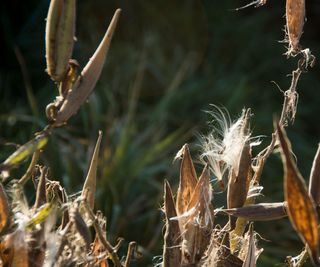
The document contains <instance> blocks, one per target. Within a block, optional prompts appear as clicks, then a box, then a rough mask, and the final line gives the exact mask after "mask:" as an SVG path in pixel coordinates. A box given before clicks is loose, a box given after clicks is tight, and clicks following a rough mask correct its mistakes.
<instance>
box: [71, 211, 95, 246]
mask: <svg viewBox="0 0 320 267" xmlns="http://www.w3.org/2000/svg"><path fill="white" fill-rule="evenodd" d="M70 220H71V222H72V223H73V224H74V225H75V228H76V230H77V232H78V233H79V234H80V235H81V237H82V239H83V240H84V241H85V243H86V246H87V249H89V248H90V244H91V235H90V232H89V229H88V226H87V224H86V223H85V221H84V220H83V218H82V217H81V214H80V212H79V211H78V210H77V209H76V208H74V209H73V210H72V211H71V212H70Z"/></svg>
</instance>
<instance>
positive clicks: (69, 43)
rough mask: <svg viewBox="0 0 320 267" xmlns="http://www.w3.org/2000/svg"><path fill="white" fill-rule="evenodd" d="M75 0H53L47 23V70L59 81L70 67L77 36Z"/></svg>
mask: <svg viewBox="0 0 320 267" xmlns="http://www.w3.org/2000/svg"><path fill="white" fill-rule="evenodd" d="M75 17H76V4H75V0H52V1H51V3H50V7H49V11H48V16H47V24H46V60H47V72H48V74H49V75H50V77H51V78H52V79H53V80H54V81H57V82H60V81H62V80H63V78H64V76H65V75H66V73H67V71H68V68H69V59H70V58H71V56H72V51H73V45H74V36H75Z"/></svg>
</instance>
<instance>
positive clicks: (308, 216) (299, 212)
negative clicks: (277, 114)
mask: <svg viewBox="0 0 320 267" xmlns="http://www.w3.org/2000/svg"><path fill="white" fill-rule="evenodd" d="M277 132H278V137H279V141H280V145H281V150H282V151H281V157H282V162H283V166H284V194H285V200H286V202H287V211H288V215H289V219H290V221H291V224H292V226H293V227H294V229H295V230H296V231H297V233H298V235H299V236H300V238H301V239H302V241H303V242H304V243H306V244H307V245H308V247H309V253H310V257H311V258H312V259H313V261H314V262H315V263H317V264H319V260H318V249H319V231H318V216H317V213H316V208H315V205H314V202H313V200H312V198H311V197H310V196H309V194H308V191H307V187H306V184H305V181H304V179H303V177H302V175H301V174H300V172H299V170H298V168H297V166H296V164H295V162H294V160H293V157H292V155H291V144H290V141H289V140H288V138H287V135H286V133H285V131H284V129H283V128H282V127H280V126H279V125H277Z"/></svg>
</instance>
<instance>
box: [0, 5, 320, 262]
mask: <svg viewBox="0 0 320 267" xmlns="http://www.w3.org/2000/svg"><path fill="white" fill-rule="evenodd" d="M315 2H316V1H310V2H309V3H308V6H307V7H308V9H310V10H308V11H309V12H308V11H307V17H308V21H307V23H306V27H305V33H304V35H303V38H302V43H303V44H306V46H307V47H310V48H311V49H312V50H314V51H319V48H320V46H319V39H317V38H318V37H317V36H316V31H317V27H316V26H315V25H318V24H319V17H316V14H315V13H314V11H313V7H314V6H315V5H316V3H315ZM48 3H49V1H28V3H21V5H24V6H23V8H21V9H19V11H17V10H16V9H14V8H13V7H12V6H10V4H2V5H3V6H4V8H3V9H1V10H2V11H1V18H2V28H3V29H4V33H5V35H4V36H5V42H4V43H5V44H6V49H7V50H6V51H5V54H6V55H5V57H4V60H3V61H2V63H1V72H0V83H1V84H0V86H1V90H0V99H1V105H0V144H1V150H0V151H1V154H0V160H1V162H2V161H3V160H4V159H5V158H6V157H7V155H8V154H10V152H12V151H13V150H14V147H12V146H9V145H8V144H7V143H8V142H14V143H16V144H23V143H25V141H26V140H29V139H31V138H32V134H33V133H34V132H35V131H37V130H39V129H41V128H42V127H43V126H44V125H45V124H46V118H45V117H44V115H43V114H44V109H45V106H46V105H47V103H49V101H51V100H52V99H53V97H54V95H55V92H54V91H55V88H54V87H55V86H54V85H53V83H51V82H48V80H47V75H46V73H44V69H45V59H44V57H43V55H44V35H43V32H44V29H45V21H44V20H43V18H44V17H45V16H46V12H47V8H48ZM242 4H243V1H242V2H241V3H239V1H230V0H228V1H219V2H216V1H215V2H214V1H203V2H200V1H177V2H176V3H173V2H172V1H142V0H138V1H134V3H133V1H122V2H121V3H119V2H117V1H108V2H105V1H79V3H78V11H77V15H78V21H77V25H85V27H77V29H76V35H77V38H78V42H77V43H76V47H75V53H74V54H75V56H76V57H77V58H79V59H80V60H79V61H80V65H81V66H84V64H85V62H87V60H88V58H89V57H90V55H91V54H92V52H93V51H94V49H95V47H96V44H97V43H98V40H100V39H101V37H102V35H103V32H104V30H105V28H106V26H107V23H108V20H107V18H109V17H111V13H112V12H113V10H114V9H115V8H117V7H120V8H122V10H123V14H122V18H121V21H120V24H119V28H118V31H117V32H116V33H115V38H114V42H113V45H112V53H110V55H109V58H108V60H107V62H106V65H105V69H104V70H103V74H102V77H101V79H100V81H99V82H98V84H97V86H96V89H95V92H94V93H93V95H92V96H91V97H90V100H89V103H88V104H87V105H86V106H85V107H84V108H83V109H82V110H81V111H80V112H79V113H78V115H77V116H75V117H74V118H72V119H71V121H70V123H69V124H68V126H67V127H66V128H65V129H59V130H58V132H57V134H56V135H55V136H53V137H52V139H51V140H50V142H49V144H48V147H47V150H46V152H45V155H44V159H43V161H45V163H46V164H48V165H49V166H50V169H51V172H52V177H54V178H55V179H59V180H61V181H63V184H64V185H65V186H66V187H67V190H68V193H76V192H77V191H79V190H81V186H82V184H83V181H84V178H85V173H86V171H87V168H88V164H89V160H90V157H91V151H92V148H93V147H88V146H89V144H91V146H92V145H93V143H94V142H93V140H95V138H96V134H97V132H98V130H99V129H102V130H103V131H104V137H103V140H102V147H101V156H100V161H99V167H98V175H97V177H98V181H97V183H98V189H97V190H98V191H97V202H96V203H97V208H98V209H101V210H102V211H103V212H104V214H105V215H106V216H107V218H108V223H107V224H108V225H107V229H108V231H109V232H110V234H111V235H112V237H113V238H115V237H118V236H123V237H124V238H125V239H126V240H127V241H130V240H135V241H137V242H138V244H139V245H140V246H141V250H142V252H143V253H144V256H146V257H145V262H148V263H149V264H150V262H151V259H152V258H153V257H154V256H156V255H160V254H161V246H162V243H161V238H160V237H161V234H162V220H163V218H162V215H161V212H160V211H159V208H160V205H161V202H162V190H163V188H162V182H163V178H167V179H169V180H170V181H171V184H177V182H178V180H177V179H176V178H175V177H178V175H177V173H178V166H177V165H172V164H171V162H172V159H173V157H174V154H175V152H176V151H177V150H178V148H180V147H181V145H182V144H183V143H185V142H186V141H188V142H190V141H191V142H192V143H193V147H196V146H197V145H198V141H197V139H196V136H197V133H199V132H205V131H207V129H208V128H207V124H206V122H207V119H208V118H206V115H205V113H204V112H203V111H204V110H207V109H209V104H210V103H215V104H218V105H223V106H225V107H226V108H227V109H228V110H229V111H230V113H231V114H240V113H241V110H242V108H243V107H244V106H245V107H250V108H252V111H253V113H254V114H256V116H255V117H254V118H253V122H252V124H253V132H254V134H255V135H256V134H265V135H267V137H266V138H265V141H264V142H263V144H268V143H269V141H270V132H271V131H272V119H273V118H272V114H277V115H279V113H280V110H281V104H282V94H281V92H280V91H279V90H278V88H277V86H276V85H275V84H273V83H271V82H270V81H275V82H276V83H277V84H278V85H279V87H280V88H281V89H282V90H286V89H287V88H288V87H289V85H290V80H291V78H290V77H286V75H287V74H288V73H290V72H291V70H292V69H293V66H294V64H295V63H294V62H295V61H294V60H286V58H285V57H284V56H283V57H280V54H283V53H284V52H285V47H284V44H282V43H278V41H280V40H282V39H283V35H284V33H283V31H282V29H283V25H284V23H285V21H284V19H283V18H282V16H283V14H284V5H283V3H280V2H274V3H271V2H270V3H269V4H268V5H266V6H265V7H264V8H263V9H246V10H243V11H237V12H236V11H234V10H233V9H234V8H237V7H239V6H241V5H242ZM118 5H120V6H118ZM17 12H20V13H21V14H20V18H19V21H16V18H17V17H18V16H17ZM317 20H318V21H317ZM317 23H318V24H317ZM316 41H318V43H316ZM267 44H268V45H267ZM15 46H17V47H18V48H19V49H20V51H21V54H22V57H23V58H24V61H25V69H26V70H27V74H26V75H27V77H29V78H27V79H23V76H22V74H21V73H22V72H21V69H20V64H18V61H17V57H16V55H15V53H14V50H13V48H14V47H15ZM318 73H319V67H318V66H316V68H314V69H313V70H312V71H311V72H309V73H308V75H306V76H305V77H304V78H303V79H302V80H301V81H300V83H299V88H298V92H299V93H300V99H299V107H298V113H297V114H298V115H297V118H296V121H295V125H294V127H293V128H292V130H291V131H290V133H291V136H290V139H291V141H292V142H293V143H294V144H295V148H296V149H295V151H296V153H297V158H298V159H299V162H298V165H299V168H300V170H301V172H302V173H303V174H304V177H308V175H309V173H307V172H308V170H309V169H310V166H311V162H312V158H313V155H314V153H315V149H314V148H315V147H316V144H317V142H318V141H319V134H320V128H319V126H318V125H319V124H318V123H316V122H317V121H318V119H317V116H318V114H319V112H320V110H319V105H318V98H317V95H318V94H317V91H318V88H319V87H320V81H319V77H318V76H319V75H318ZM28 79H29V80H30V82H28ZM300 88H301V90H300ZM38 114H40V115H38ZM25 168H26V167H25ZM19 174H20V173H17V174H16V175H17V177H19ZM261 182H262V184H263V186H264V190H265V191H264V193H265V195H266V196H267V199H268V198H270V199H272V200H273V201H278V200H279V201H281V200H282V199H283V195H282V193H281V192H282V190H281V188H282V171H281V165H280V163H279V161H276V160H274V157H273V156H272V157H271V159H270V161H268V163H267V165H266V170H265V172H264V174H263V177H262V180H261ZM218 198H219V196H218ZM267 199H266V202H267ZM259 226H260V224H258V225H257V231H258V232H260V233H261V234H262V237H263V238H265V239H267V240H271V242H270V243H269V242H265V243H264V244H263V247H264V248H265V253H263V254H262V256H261V259H260V260H261V266H271V265H272V264H275V263H276V262H277V263H278V262H280V261H281V260H283V259H284V258H285V256H286V255H288V254H293V255H295V254H297V253H299V251H298V248H299V247H300V243H299V242H298V239H297V238H296V236H295V235H294V232H293V231H292V230H290V228H289V227H288V222H282V221H280V222H277V223H274V222H273V223H270V225H268V231H265V227H264V226H263V225H262V224H261V227H260V228H259ZM279 233H281V235H280V234H279ZM287 240H290V241H292V242H290V243H288V241H287ZM279 247H282V248H285V249H283V250H281V249H279ZM275 248H277V249H275ZM143 264H144V265H147V263H143ZM259 266H260V265H259Z"/></svg>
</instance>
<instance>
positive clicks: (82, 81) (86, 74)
mask: <svg viewBox="0 0 320 267" xmlns="http://www.w3.org/2000/svg"><path fill="white" fill-rule="evenodd" d="M120 13H121V9H117V10H116V12H115V14H114V16H113V18H112V20H111V23H110V25H109V27H108V30H107V32H106V33H105V35H104V37H103V39H102V41H101V43H100V45H99V46H98V48H97V49H96V51H95V53H94V54H93V56H92V57H91V58H90V60H89V61H88V63H87V65H86V66H85V67H84V69H83V70H82V72H81V76H80V77H79V78H78V79H77V81H76V82H75V84H74V86H73V88H72V90H70V92H69V93H68V95H67V96H66V98H65V100H64V102H63V104H62V106H61V108H60V109H59V112H58V114H57V117H56V118H55V119H56V120H55V125H59V124H62V123H64V122H67V121H68V119H69V118H70V117H71V116H72V115H74V114H75V113H77V111H78V110H79V108H80V107H81V105H82V104H83V103H84V102H85V101H86V100H87V98H88V97H89V96H90V94H91V93H92V91H93V89H94V87H95V85H96V83H97V81H98V79H99V77H100V74H101V71H102V68H103V65H104V62H105V58H106V56H107V54H108V50H109V47H110V43H111V39H112V36H113V33H114V31H115V28H116V25H117V22H118V19H119V16H120Z"/></svg>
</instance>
